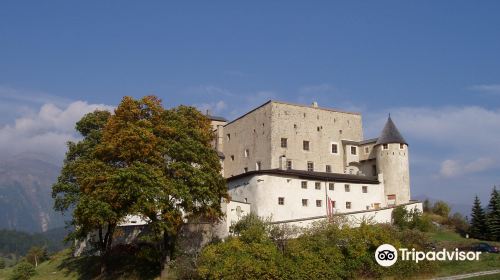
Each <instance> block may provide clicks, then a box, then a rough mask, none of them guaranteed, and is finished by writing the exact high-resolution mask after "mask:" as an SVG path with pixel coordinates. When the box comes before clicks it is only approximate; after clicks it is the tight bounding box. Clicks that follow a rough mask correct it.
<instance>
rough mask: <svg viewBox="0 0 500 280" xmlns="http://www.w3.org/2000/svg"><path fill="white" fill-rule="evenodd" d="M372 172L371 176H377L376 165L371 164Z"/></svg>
mask: <svg viewBox="0 0 500 280" xmlns="http://www.w3.org/2000/svg"><path fill="white" fill-rule="evenodd" d="M372 174H373V176H377V166H376V165H372Z"/></svg>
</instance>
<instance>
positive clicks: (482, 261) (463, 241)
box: [429, 229, 500, 279]
mask: <svg viewBox="0 0 500 280" xmlns="http://www.w3.org/2000/svg"><path fill="white" fill-rule="evenodd" d="M429 237H430V239H431V240H432V241H433V242H435V243H436V245H437V247H438V248H447V249H450V250H453V249H454V248H462V247H469V246H472V245H474V244H477V243H479V242H487V243H488V244H492V245H496V246H499V245H500V244H499V243H498V242H490V241H481V240H478V239H473V238H464V237H462V236H460V235H459V234H457V233H455V232H453V231H450V230H447V229H441V230H438V231H436V232H432V233H429ZM494 269H500V254H487V253H482V254H481V255H480V257H479V261H450V262H440V263H439V268H438V271H437V274H436V276H450V275H457V274H465V273H472V272H478V271H487V270H494ZM484 277H487V276H484ZM496 277H497V278H491V279H498V275H496ZM474 279H483V278H474ZM484 279H490V278H484Z"/></svg>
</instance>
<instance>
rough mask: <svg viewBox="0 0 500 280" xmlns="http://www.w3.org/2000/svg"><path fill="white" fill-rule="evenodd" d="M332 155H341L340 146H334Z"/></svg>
mask: <svg viewBox="0 0 500 280" xmlns="http://www.w3.org/2000/svg"><path fill="white" fill-rule="evenodd" d="M331 151H332V154H338V153H339V145H338V144H332V150H331Z"/></svg>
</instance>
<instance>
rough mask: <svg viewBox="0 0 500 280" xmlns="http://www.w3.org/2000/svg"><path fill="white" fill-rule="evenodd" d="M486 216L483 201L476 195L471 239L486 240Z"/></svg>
mask: <svg viewBox="0 0 500 280" xmlns="http://www.w3.org/2000/svg"><path fill="white" fill-rule="evenodd" d="M486 230H487V227H486V216H485V214H484V209H483V208H482V207H481V201H480V200H479V198H478V197H477V195H476V198H475V199H474V204H473V205H472V213H471V226H470V234H471V237H474V238H477V239H484V238H485V233H486Z"/></svg>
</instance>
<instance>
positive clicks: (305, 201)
mask: <svg viewBox="0 0 500 280" xmlns="http://www.w3.org/2000/svg"><path fill="white" fill-rule="evenodd" d="M302 206H304V207H307V199H302Z"/></svg>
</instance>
